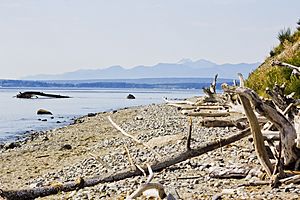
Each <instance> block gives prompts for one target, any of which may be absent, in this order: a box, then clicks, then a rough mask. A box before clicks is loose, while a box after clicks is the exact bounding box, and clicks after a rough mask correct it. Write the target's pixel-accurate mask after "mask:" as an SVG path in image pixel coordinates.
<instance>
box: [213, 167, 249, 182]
mask: <svg viewBox="0 0 300 200" xmlns="http://www.w3.org/2000/svg"><path fill="white" fill-rule="evenodd" d="M249 171H250V170H249V169H245V168H224V167H216V168H215V169H213V170H212V171H210V173H209V177H211V178H219V179H223V178H235V179H242V178H245V177H246V176H247V175H248V172H249Z"/></svg>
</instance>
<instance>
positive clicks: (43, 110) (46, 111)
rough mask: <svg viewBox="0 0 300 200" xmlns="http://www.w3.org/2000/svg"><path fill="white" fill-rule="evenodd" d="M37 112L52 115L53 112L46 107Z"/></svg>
mask: <svg viewBox="0 0 300 200" xmlns="http://www.w3.org/2000/svg"><path fill="white" fill-rule="evenodd" d="M36 114H38V115H52V112H50V111H49V110H45V109H39V110H38V111H37V112H36Z"/></svg>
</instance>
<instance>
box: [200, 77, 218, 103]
mask: <svg viewBox="0 0 300 200" xmlns="http://www.w3.org/2000/svg"><path fill="white" fill-rule="evenodd" d="M217 78H218V74H216V75H215V78H214V80H213V82H212V83H211V84H210V86H209V88H205V87H203V88H202V90H203V92H204V94H206V98H204V102H218V100H217V99H216V94H217V93H216V85H217Z"/></svg>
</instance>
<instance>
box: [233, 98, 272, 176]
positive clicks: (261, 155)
mask: <svg viewBox="0 0 300 200" xmlns="http://www.w3.org/2000/svg"><path fill="white" fill-rule="evenodd" d="M238 94H239V95H240V100H241V101H242V105H243V106H244V109H245V112H246V115H247V118H248V120H249V124H250V127H251V132H252V136H253V141H254V146H255V152H256V155H257V157H258V160H259V161H260V163H261V165H262V166H263V168H264V170H265V171H266V172H267V174H268V176H269V177H271V176H272V173H273V166H272V164H271V162H270V159H269V156H268V154H267V151H266V148H265V145H264V139H263V136H262V133H261V130H260V126H259V123H258V120H257V118H256V116H255V114H254V112H253V110H252V108H251V104H250V101H249V99H247V97H245V96H243V95H244V94H241V93H239V92H238Z"/></svg>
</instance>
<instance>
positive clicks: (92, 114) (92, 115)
mask: <svg viewBox="0 0 300 200" xmlns="http://www.w3.org/2000/svg"><path fill="white" fill-rule="evenodd" d="M96 115H97V114H96V113H88V117H94V116H96Z"/></svg>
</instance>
